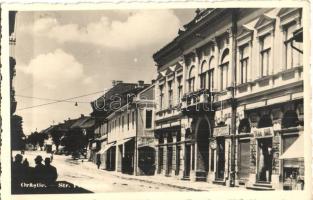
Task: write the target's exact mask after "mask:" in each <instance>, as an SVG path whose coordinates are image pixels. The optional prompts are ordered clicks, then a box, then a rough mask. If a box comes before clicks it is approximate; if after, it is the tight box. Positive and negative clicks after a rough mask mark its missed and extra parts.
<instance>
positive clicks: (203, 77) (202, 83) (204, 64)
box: [200, 61, 209, 89]
mask: <svg viewBox="0 0 313 200" xmlns="http://www.w3.org/2000/svg"><path fill="white" fill-rule="evenodd" d="M208 69H209V67H208V63H207V61H203V62H202V65H201V73H200V87H201V89H206V74H207V71H208Z"/></svg>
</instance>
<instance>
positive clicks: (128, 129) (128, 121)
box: [127, 113, 129, 130]
mask: <svg viewBox="0 0 313 200" xmlns="http://www.w3.org/2000/svg"><path fill="white" fill-rule="evenodd" d="M127 130H129V113H127Z"/></svg>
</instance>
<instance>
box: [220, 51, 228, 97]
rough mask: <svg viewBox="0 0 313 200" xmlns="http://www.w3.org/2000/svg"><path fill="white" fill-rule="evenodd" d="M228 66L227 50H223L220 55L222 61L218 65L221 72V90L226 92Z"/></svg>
mask: <svg viewBox="0 0 313 200" xmlns="http://www.w3.org/2000/svg"><path fill="white" fill-rule="evenodd" d="M228 65H229V49H225V50H224V52H223V54H222V60H221V64H220V70H221V83H220V84H221V88H220V89H221V90H222V91H223V90H226V88H227V86H228Z"/></svg>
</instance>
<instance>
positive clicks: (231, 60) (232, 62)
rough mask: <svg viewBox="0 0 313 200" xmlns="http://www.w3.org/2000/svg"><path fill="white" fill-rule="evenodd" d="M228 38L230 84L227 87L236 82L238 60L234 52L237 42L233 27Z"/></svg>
mask: <svg viewBox="0 0 313 200" xmlns="http://www.w3.org/2000/svg"><path fill="white" fill-rule="evenodd" d="M227 32H228V40H229V46H228V49H229V66H228V74H227V76H228V80H229V81H228V85H227V86H226V87H229V86H232V85H233V84H234V83H235V76H234V73H236V72H235V67H234V66H235V65H236V64H235V62H236V57H235V56H234V54H236V48H234V47H235V44H234V43H235V42H234V33H233V31H232V30H231V29H229V30H228V31H227Z"/></svg>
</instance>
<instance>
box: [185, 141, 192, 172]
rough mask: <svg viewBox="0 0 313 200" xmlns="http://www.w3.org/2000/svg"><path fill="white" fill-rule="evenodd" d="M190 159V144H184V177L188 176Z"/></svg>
mask: <svg viewBox="0 0 313 200" xmlns="http://www.w3.org/2000/svg"><path fill="white" fill-rule="evenodd" d="M190 161H191V146H190V144H186V146H185V174H184V176H185V178H189V177H190V167H191V166H190Z"/></svg>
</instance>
